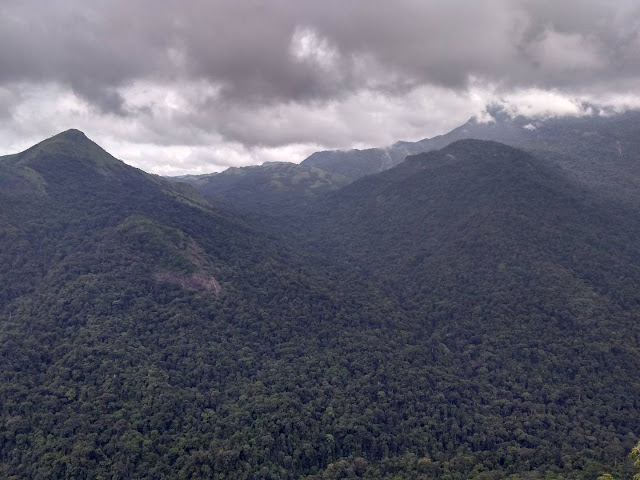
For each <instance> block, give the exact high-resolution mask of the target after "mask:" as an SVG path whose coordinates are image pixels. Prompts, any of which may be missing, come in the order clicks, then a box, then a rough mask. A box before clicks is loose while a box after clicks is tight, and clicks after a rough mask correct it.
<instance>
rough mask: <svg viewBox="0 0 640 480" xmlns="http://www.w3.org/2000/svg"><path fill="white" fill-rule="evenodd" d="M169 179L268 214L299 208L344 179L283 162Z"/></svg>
mask: <svg viewBox="0 0 640 480" xmlns="http://www.w3.org/2000/svg"><path fill="white" fill-rule="evenodd" d="M173 180H176V181H182V182H185V183H188V184H190V185H191V186H193V187H194V188H195V189H197V190H198V191H199V192H201V193H202V194H203V195H205V196H207V197H209V198H212V199H215V200H218V201H222V202H225V203H227V204H228V205H230V206H233V207H234V208H237V209H239V210H241V211H245V212H258V213H261V214H262V213H268V214H271V215H282V214H283V213H294V212H296V211H299V210H300V209H301V208H303V207H305V206H306V205H307V204H308V203H309V202H310V201H312V200H314V199H317V198H318V197H321V196H323V195H325V194H327V193H329V192H332V191H334V190H337V189H339V188H340V187H342V186H344V185H346V184H347V183H348V180H347V178H346V177H344V176H343V175H340V174H334V173H328V172H326V171H324V170H321V169H319V168H315V167H309V166H306V165H297V164H295V163H287V162H267V163H264V164H262V165H259V166H251V167H242V168H229V169H227V170H225V171H224V172H221V173H217V174H209V175H190V176H184V177H174V178H173Z"/></svg>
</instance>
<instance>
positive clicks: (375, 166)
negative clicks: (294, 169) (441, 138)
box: [301, 147, 406, 181]
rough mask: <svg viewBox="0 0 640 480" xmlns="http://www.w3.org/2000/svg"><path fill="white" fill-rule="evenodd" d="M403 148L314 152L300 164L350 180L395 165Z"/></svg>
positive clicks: (401, 158) (402, 158) (398, 161)
mask: <svg viewBox="0 0 640 480" xmlns="http://www.w3.org/2000/svg"><path fill="white" fill-rule="evenodd" d="M403 153H404V148H393V147H392V148H389V149H383V148H369V149H367V150H348V151H342V150H329V151H324V152H315V153H313V154H312V155H311V156H309V157H307V158H306V159H304V160H303V161H302V163H301V165H305V166H309V167H315V168H320V169H322V170H325V171H327V172H331V173H335V174H338V175H343V176H345V177H346V178H348V179H349V180H350V181H353V180H357V179H358V178H360V177H363V176H365V175H370V174H372V173H378V172H382V171H384V170H386V169H388V168H391V167H393V166H394V165H397V164H398V163H400V162H401V161H402V160H404V157H405V156H406V154H404V155H403Z"/></svg>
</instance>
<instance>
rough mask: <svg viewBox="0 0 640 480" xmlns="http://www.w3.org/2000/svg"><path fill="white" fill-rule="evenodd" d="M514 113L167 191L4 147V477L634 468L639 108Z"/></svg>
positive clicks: (102, 163) (638, 428)
mask: <svg viewBox="0 0 640 480" xmlns="http://www.w3.org/2000/svg"><path fill="white" fill-rule="evenodd" d="M494 113H495V114H494V118H495V121H494V122H492V123H478V122H476V121H473V120H472V121H470V122H468V123H467V124H465V125H464V126H462V127H460V128H459V129H456V130H454V131H453V132H451V133H449V134H447V135H444V136H441V137H436V138H434V139H429V140H423V141H420V142H416V143H398V144H395V145H394V146H393V147H391V149H390V150H392V151H393V152H395V153H393V154H388V155H387V156H386V157H384V156H383V154H382V153H381V152H382V151H383V150H380V149H373V150H369V151H357V152H342V153H329V154H324V153H319V154H315V155H312V156H311V157H310V158H309V159H307V160H305V162H303V163H302V164H301V165H296V164H290V163H270V164H265V165H262V166H257V167H245V168H239V169H230V170H227V171H226V172H222V173H219V174H212V175H207V176H195V177H182V178H178V179H171V180H169V179H164V178H161V177H158V176H155V175H149V174H147V173H145V172H142V171H141V170H138V169H135V168H132V167H130V166H128V165H126V164H125V163H123V162H121V161H119V160H117V159H115V158H113V157H112V156H111V155H109V154H108V153H107V152H105V151H104V150H103V149H102V148H100V147H99V146H98V145H96V144H95V143H94V142H92V141H91V140H89V139H88V138H87V137H86V136H85V135H84V134H83V133H82V132H80V131H77V130H69V131H67V132H63V133H61V134H59V135H56V136H55V137H52V138H50V139H47V140H45V141H43V142H41V143H40V144H38V145H36V146H34V147H32V148H30V149H28V150H26V151H25V152H22V153H18V154H15V155H10V156H5V157H0V380H1V381H0V425H2V428H0V477H2V478H19V479H22V478H24V479H26V478H42V479H44V478H47V479H49V478H62V479H65V478H68V479H71V478H75V479H85V478H149V479H163V478H217V479H254V478H264V479H267V478H271V479H299V478H303V479H306V480H311V479H318V480H320V479H338V478H340V479H350V480H351V479H371V480H373V479H388V480H391V479H395V478H415V479H421V480H424V479H442V480H445V479H447V480H467V479H477V480H491V479H495V480H498V479H504V478H508V479H513V480H515V479H540V480H542V479H545V480H547V479H555V480H561V479H569V478H571V479H579V480H593V479H595V478H597V477H598V476H599V475H600V474H601V473H603V472H604V471H612V472H613V473H615V474H616V475H617V476H618V477H622V478H628V477H630V476H631V474H632V466H631V465H630V463H629V462H628V461H627V460H626V459H627V454H628V452H629V451H630V449H631V448H632V447H633V446H634V445H635V444H636V442H637V441H638V432H640V403H639V402H638V398H640V383H639V382H638V381H637V375H638V371H640V324H639V323H638V321H637V320H638V318H640V293H639V292H640V244H639V243H638V241H637V239H638V238H639V236H640V211H639V210H638V206H639V204H638V201H639V199H640V197H639V194H640V192H639V191H638V181H639V178H640V177H639V173H640V172H639V171H638V165H639V162H640V148H638V147H639V145H638V142H639V141H640V140H638V138H639V135H638V133H640V122H639V120H640V115H639V114H638V113H637V112H629V113H626V114H622V115H615V116H610V117H606V116H592V117H584V118H557V119H547V120H544V121H542V120H540V121H531V120H527V119H524V118H515V119H511V118H509V117H507V116H500V115H498V114H497V112H494ZM472 137H478V138H477V139H476V138H472ZM496 140H501V142H498V141H496ZM507 144H509V145H507ZM420 151H422V153H419V152H420ZM386 152H387V153H388V152H389V150H386ZM401 152H402V153H401ZM407 153H410V154H412V155H409V156H408V157H406V158H405V156H406V154H407ZM176 180H177V181H176Z"/></svg>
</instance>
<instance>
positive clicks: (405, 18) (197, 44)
mask: <svg viewBox="0 0 640 480" xmlns="http://www.w3.org/2000/svg"><path fill="white" fill-rule="evenodd" d="M639 54H640V5H637V2H634V1H629V0H619V1H616V2H610V1H607V0H564V1H562V2H558V1H550V0H535V1H534V0H458V1H455V2H442V1H439V0H426V1H418V0H399V1H396V2H372V1H370V0H350V1H349V2H344V1H337V0H327V1H325V2H313V1H311V0H270V1H264V0H248V1H243V2H238V1H235V0H213V1H205V0H186V1H177V0H139V1H136V2H130V1H124V0H112V1H110V2H82V1H80V0H58V1H56V2H50V1H45V0H40V1H38V0H34V1H30V2H23V1H18V0H5V2H3V8H2V9H1V10H0V65H2V68H1V69H0V115H3V117H4V118H5V119H6V121H5V122H4V125H5V126H4V127H1V128H0V140H1V141H2V142H3V145H4V149H5V150H7V149H8V148H11V147H15V146H16V145H19V144H20V145H21V144H22V142H25V141H27V140H30V139H32V138H36V137H37V136H38V135H41V136H45V135H46V134H53V133H55V132H56V130H60V129H62V128H65V127H68V126H74V127H78V128H82V129H85V130H88V132H87V133H89V134H90V135H92V134H93V135H92V136H93V137H94V138H96V139H98V140H105V141H107V143H109V142H110V143H111V144H112V145H116V146H117V145H120V147H121V150H120V151H121V152H122V153H121V154H120V155H121V156H123V154H127V155H132V156H133V157H135V158H136V161H137V162H138V163H139V164H142V163H144V165H145V168H147V169H150V170H154V169H155V171H165V172H166V171H172V172H173V171H176V172H178V171H180V169H181V168H182V170H184V172H185V173H186V171H196V170H198V171H202V170H204V171H207V167H209V168H210V169H213V168H215V169H219V168H220V167H221V166H224V165H231V164H234V165H235V164H242V161H243V160H242V159H243V158H244V159H245V160H244V161H245V162H247V163H249V162H256V161H257V162H259V161H261V160H262V159H266V158H269V159H272V158H274V157H276V158H279V157H281V156H282V157H285V156H287V155H293V156H294V158H281V159H282V160H287V159H291V160H300V159H301V158H297V157H295V155H303V154H306V153H307V152H310V151H312V149H314V148H347V147H352V146H368V145H384V144H385V143H389V142H393V141H394V140H397V139H400V138H402V139H408V140H411V139H418V138H423V137H426V136H430V135H433V134H437V133H442V132H443V131H445V130H446V129H447V128H450V127H451V126H455V124H456V123H457V122H460V121H463V120H465V119H466V118H467V117H469V116H470V115H473V114H476V113H479V112H480V111H481V110H482V108H483V106H484V104H486V103H496V102H497V103H501V102H502V104H504V105H505V106H506V108H508V109H509V108H510V111H513V112H516V111H517V112H519V113H527V112H529V113H535V112H541V111H542V112H545V114H547V115H549V114H553V113H554V111H556V110H557V113H559V114H573V113H572V108H573V107H572V106H573V105H578V106H579V105H581V102H583V101H586V100H589V101H594V102H598V101H600V102H603V104H604V103H606V102H614V103H613V104H612V106H611V108H620V107H621V105H631V106H633V105H638V104H639V102H638V101H637V96H636V92H635V90H634V89H635V88H636V87H635V85H637V82H638V80H639V79H640V78H639V77H640V62H639V61H638V58H640V55H639ZM429 95H433V96H434V97H435V98H427V97H428V96H429ZM616 101H618V102H619V103H618V104H615V102H616ZM523 102H525V103H526V105H529V107H527V108H525V107H523V105H524V104H525V103H523ZM36 104H38V105H41V108H37V107H36V106H35V105H36ZM509 105H512V107H509ZM29 106H30V107H29ZM555 106H557V109H556V110H554V108H555ZM578 111H579V112H581V110H580V108H578ZM52 112H53V113H52ZM116 139H118V140H117V141H116ZM136 146H137V147H138V149H137V150H136V148H135V147H136ZM151 146H154V147H153V148H152V147H151ZM156 147H158V148H156ZM160 147H165V150H166V152H170V151H171V149H173V151H174V153H173V154H169V153H167V154H166V155H165V158H163V159H162V161H158V163H157V165H158V166H154V165H156V164H154V163H153V159H152V158H149V159H145V152H148V153H149V155H150V157H155V158H158V157H160V156H163V154H159V153H158V152H159V150H161V149H160ZM187 149H191V150H189V152H190V153H185V152H187ZM177 152H180V153H177ZM207 152H208V153H207ZM116 153H118V152H116ZM167 155H168V156H167ZM171 158H174V159H175V166H171ZM185 158H190V160H189V162H186V161H184V159H185ZM180 165H182V167H180Z"/></svg>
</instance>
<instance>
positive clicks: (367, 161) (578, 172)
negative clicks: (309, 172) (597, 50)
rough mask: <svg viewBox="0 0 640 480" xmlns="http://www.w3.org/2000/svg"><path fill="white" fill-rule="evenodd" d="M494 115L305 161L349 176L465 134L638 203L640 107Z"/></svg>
mask: <svg viewBox="0 0 640 480" xmlns="http://www.w3.org/2000/svg"><path fill="white" fill-rule="evenodd" d="M490 113H491V115H492V120H491V121H487V122H480V121H478V120H477V119H476V118H472V119H470V120H469V121H468V122H467V123H465V124H464V125H462V126H460V127H458V128H456V129H454V130H452V131H451V132H449V133H447V134H445V135H439V136H437V137H433V138H427V139H424V140H420V141H418V142H397V143H395V144H393V145H391V146H390V147H387V148H373V149H369V150H350V151H328V152H317V153H314V154H313V155H311V156H310V157H309V158H307V159H306V160H304V161H303V162H302V164H303V165H311V166H315V167H318V168H322V169H324V170H326V171H328V172H338V173H341V174H343V175H346V176H347V177H348V178H350V179H351V180H355V179H357V178H361V177H363V176H365V175H370V174H374V173H378V172H381V171H383V170H386V169H388V168H391V167H393V166H394V165H397V164H399V163H401V162H402V161H403V160H404V159H405V157H406V156H407V155H413V154H418V153H423V152H429V151H432V150H438V149H441V148H444V147H446V146H447V145H449V144H451V143H453V142H455V141H457V140H462V139H470V138H473V139H478V140H493V141H496V142H500V143H504V144H507V145H511V146H514V147H517V148H521V149H524V150H526V151H527V152H529V153H532V154H534V155H536V156H539V157H541V158H544V159H547V160H550V161H552V162H554V163H556V164H558V165H560V166H562V167H563V168H564V169H566V170H567V171H568V172H570V173H571V174H572V175H573V176H574V177H575V178H577V179H579V180H581V181H583V182H584V183H586V184H588V185H590V186H592V187H597V188H599V189H600V191H601V193H603V194H607V195H611V196H615V197H617V198H618V199H621V198H623V199H625V200H627V201H632V202H633V203H635V204H636V205H638V204H640V203H639V202H640V198H639V197H638V195H639V194H638V192H640V185H639V184H638V182H639V180H638V179H639V178H640V162H638V156H639V155H640V139H639V137H638V135H637V132H638V130H639V129H640V112H638V111H627V112H625V113H618V114H613V113H606V112H599V113H592V114H589V115H584V116H581V117H575V116H565V117H551V118H545V119H535V120H532V119H530V118H527V117H524V116H516V117H512V116H510V115H509V114H508V113H507V112H505V111H503V110H501V109H500V108H493V109H490Z"/></svg>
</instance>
